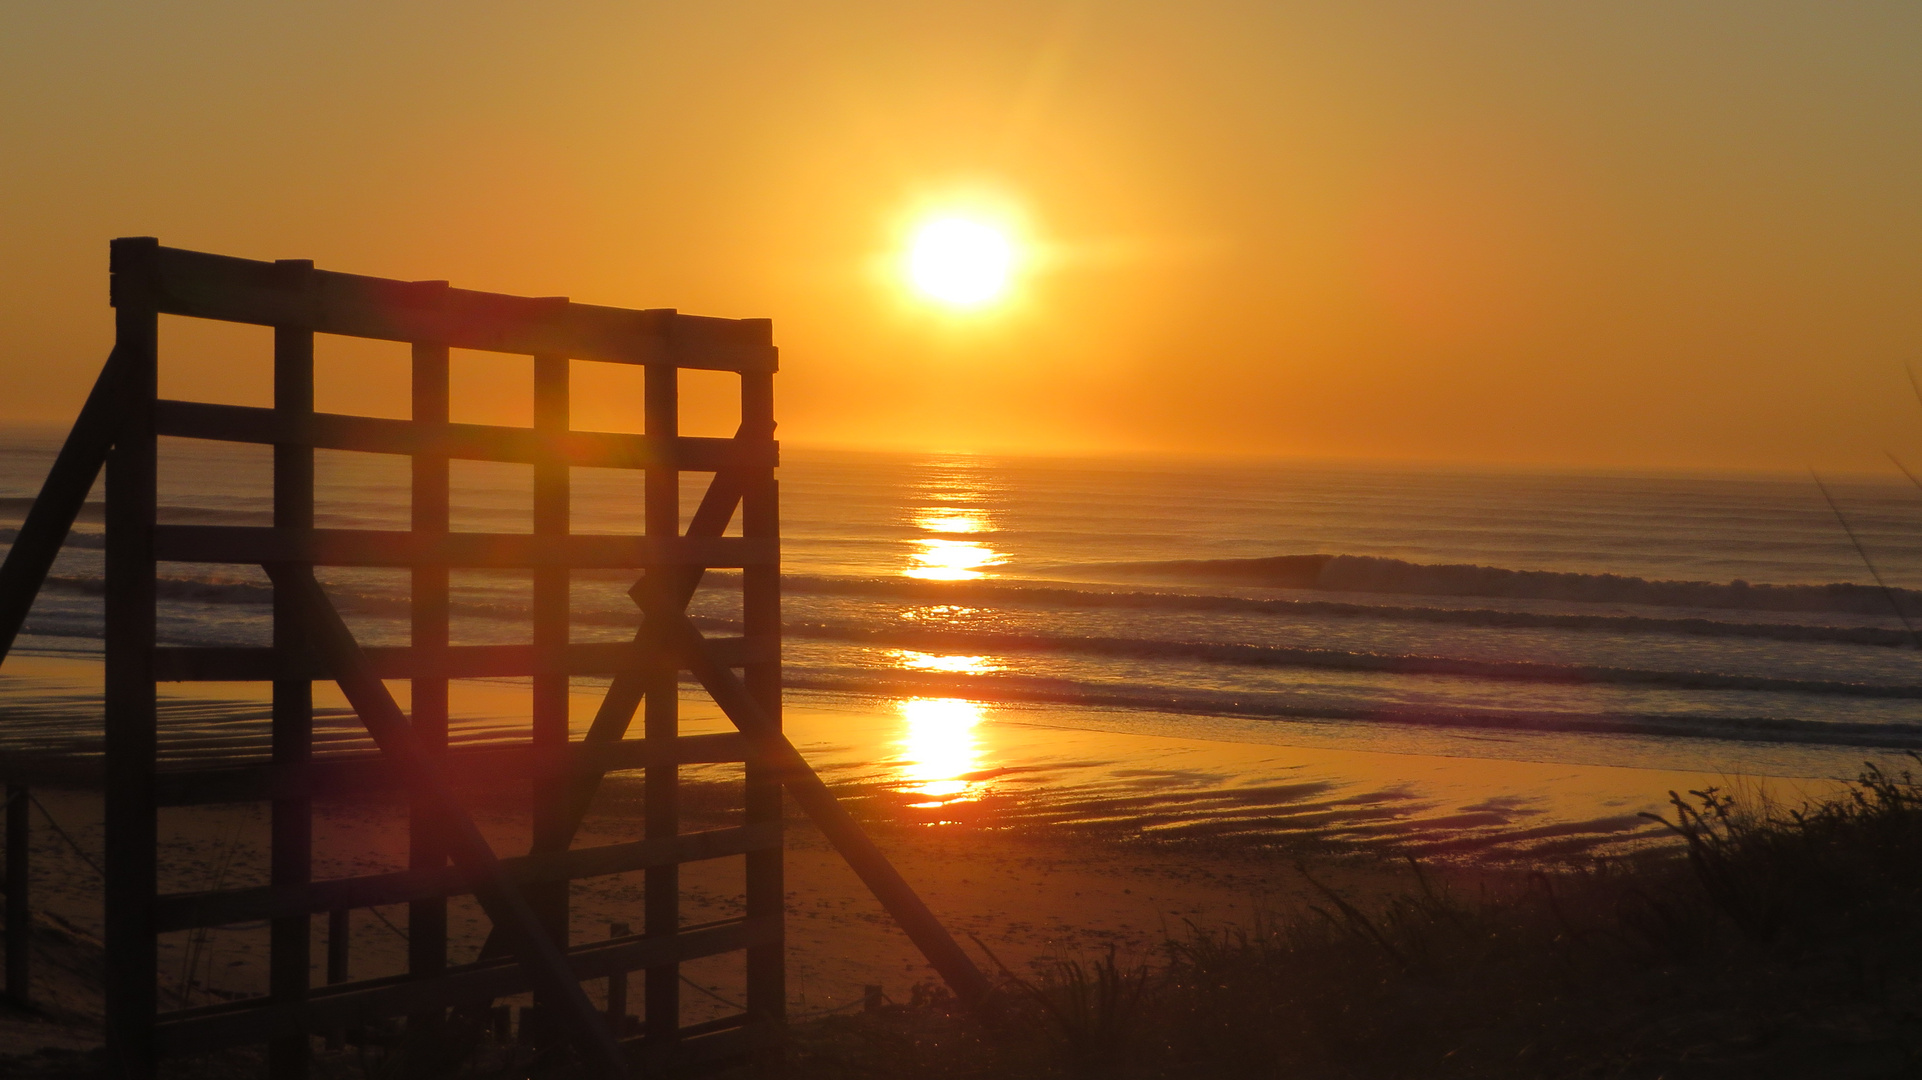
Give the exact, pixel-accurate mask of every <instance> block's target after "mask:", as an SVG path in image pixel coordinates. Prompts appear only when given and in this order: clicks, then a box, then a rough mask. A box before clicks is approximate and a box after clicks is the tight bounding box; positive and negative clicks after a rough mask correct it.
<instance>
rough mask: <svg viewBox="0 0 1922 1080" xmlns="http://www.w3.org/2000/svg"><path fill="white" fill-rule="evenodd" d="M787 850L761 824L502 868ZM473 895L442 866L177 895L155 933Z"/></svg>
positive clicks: (512, 861) (461, 877)
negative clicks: (438, 897)
mask: <svg viewBox="0 0 1922 1080" xmlns="http://www.w3.org/2000/svg"><path fill="white" fill-rule="evenodd" d="M780 846H781V825H780V823H779V822H761V823H759V824H755V825H747V826H742V827H739V828H732V829H712V830H709V831H706V832H695V833H685V834H683V835H680V836H674V837H668V838H665V839H657V840H634V841H629V842H627V843H622V844H605V845H601V846H598V847H589V848H572V849H569V850H567V851H553V852H543V853H541V854H537V855H517V856H513V857H511V858H504V859H502V860H501V870H502V871H503V872H505V873H506V875H507V877H508V880H510V881H513V882H514V883H516V884H518V885H526V884H529V883H532V882H541V881H571V880H573V879H575V878H584V877H596V876H599V875H602V874H625V873H630V872H632V871H635V870H645V869H647V868H649V867H653V866H676V865H679V864H680V863H689V862H701V861H703V860H707V859H721V858H726V857H728V856H730V855H745V854H747V853H748V852H750V851H765V850H768V849H771V848H777V847H780ZM469 891H470V890H469V888H468V884H467V875H466V874H465V873H464V872H463V871H462V870H461V869H460V868H459V867H454V866H440V867H433V868H427V869H415V870H400V871H396V872H394V873H389V874H368V875H364V876H361V877H351V878H334V879H332V880H326V881H316V882H313V883H311V884H307V885H299V886H286V887H275V886H271V885H263V886H259V887H256V888H249V889H223V890H219V891H213V892H198V893H174V894H172V895H164V896H161V897H159V898H158V899H157V900H156V901H155V907H154V921H155V929H157V930H158V931H160V932H162V933H165V932H167V931H170V930H192V929H195V928H198V927H203V926H225V925H228V924H230V923H240V922H253V921H255V920H257V919H279V918H285V917H287V916H290V915H317V914H319V913H321V912H323V911H333V910H335V909H338V908H360V907H377V906H380V905H382V904H400V903H405V902H407V901H409V900H425V899H428V898H430V897H437V896H461V895H464V894H466V893H467V892H469Z"/></svg>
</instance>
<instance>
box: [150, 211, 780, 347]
mask: <svg viewBox="0 0 1922 1080" xmlns="http://www.w3.org/2000/svg"><path fill="white" fill-rule="evenodd" d="M128 243H129V242H127V241H121V242H119V243H117V244H116V247H115V253H116V256H117V258H116V265H115V266H114V296H115V302H116V304H118V302H119V299H120V297H121V295H122V294H123V292H125V293H126V295H130V296H141V297H143V299H148V300H150V302H152V303H153V304H154V306H155V307H157V308H158V309H159V310H160V312H161V313H162V314H166V315H191V316H193V317H195V318H200V319H222V320H225V321H227V322H239V323H253V324H256V325H259V326H283V327H301V328H304V329H307V330H313V331H316V332H319V333H323V334H343V335H347V336H351V337H364V338H378V339H381V340H384V341H415V342H423V343H432V344H436V345H446V346H449V347H451V348H456V349H481V350H485V351H489V352H506V353H522V354H525V355H528V356H534V355H540V356H565V357H571V358H573V359H576V360H602V361H607V362H610V363H617V364H673V365H674V366H676V367H687V368H707V369H710V370H718V371H744V372H745V371H752V372H767V371H773V370H774V369H775V366H776V356H777V354H776V352H775V349H774V345H773V327H772V324H771V323H769V322H768V320H766V319H716V318H708V317H704V316H698V315H682V314H680V313H678V312H676V311H673V310H671V309H651V310H640V311H637V310H632V309H627V308H613V307H600V306H597V305H594V304H576V303H571V302H569V301H568V300H567V299H566V298H565V297H530V296H510V295H507V294H504V293H489V292H477V291H474V290H472V289H453V288H449V287H448V286H447V283H446V282H442V281H397V280H394V279H391V278H377V277H365V276H362V275H360V274H342V273H337V272H334V271H330V270H314V269H312V268H311V267H290V266H285V265H276V264H274V263H270V262H257V261H255V260H252V259H237V258H234V257H232V256H228V255H211V254H207V253H205V252H199V251H185V250H182V249H180V248H169V247H158V246H157V245H156V246H155V247H153V248H151V249H147V250H146V251H141V252H139V254H140V255H145V256H146V257H145V258H133V257H131V256H133V255H135V250H133V249H132V248H131V247H130V246H128ZM123 246H128V250H126V251H125V252H124V254H125V255H127V256H129V258H126V259H125V260H124V261H125V262H126V263H127V265H121V263H122V261H123V260H122V259H120V258H118V256H121V255H122V254H123V251H122V248H123ZM139 264H145V265H144V266H142V265H139ZM142 271H147V272H151V274H152V280H151V282H149V283H143V284H144V285H145V288H144V289H143V288H142V286H140V285H132V283H131V282H123V279H124V277H126V276H128V275H132V274H139V273H142ZM129 286H131V291H130V292H128V291H127V290H128V289H129ZM149 290H150V291H149Z"/></svg>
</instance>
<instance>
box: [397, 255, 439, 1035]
mask: <svg viewBox="0 0 1922 1080" xmlns="http://www.w3.org/2000/svg"><path fill="white" fill-rule="evenodd" d="M444 285H445V283H444V282H429V283H423V287H424V288H430V289H431V288H434V287H436V286H444ZM413 351H414V356H413V416H414V422H415V423H416V424H420V425H430V424H432V425H440V424H445V423H447V418H448V350H447V346H445V345H435V344H419V343H417V344H415V345H414V350H413ZM413 473H414V475H413V488H414V490H413V500H412V503H413V508H412V514H413V521H412V525H413V529H414V532H415V533H416V534H417V535H424V536H439V535H445V534H446V533H447V530H448V487H449V482H448V466H447V459H446V458H444V457H436V456H433V455H430V454H416V455H414V459H413ZM412 589H413V607H412V617H413V625H412V635H411V638H410V641H411V643H412V645H413V655H414V671H413V676H412V688H413V698H414V700H413V709H412V715H411V716H410V717H409V719H410V721H411V723H412V726H413V730H414V737H415V738H417V739H419V740H420V745H421V749H422V750H424V751H425V752H427V753H429V754H439V753H443V752H445V750H446V749H447V636H448V575H447V567H445V566H416V567H414V569H413V582H412ZM407 835H408V856H407V865H408V866H409V867H411V868H413V869H417V870H418V869H432V868H436V867H439V866H442V865H444V864H445V863H446V861H447V847H446V840H445V838H444V837H443V836H442V835H441V829H440V824H439V822H437V821H436V820H435V815H434V812H433V809H432V808H431V807H430V806H429V805H428V804H427V803H425V802H423V801H422V800H421V799H420V798H418V797H416V798H415V799H414V801H413V804H412V806H411V807H410V809H409V819H408V834H407ZM445 970H447V900H446V898H445V897H439V896H435V897H428V898H426V899H421V900H414V901H411V902H410V903H409V904H408V905H407V971H408V973H409V974H411V975H413V976H415V977H417V978H433V977H434V976H436V975H439V974H440V973H442V972H443V971H445ZM444 1015H445V1014H444V1013H443V1012H442V1011H441V1010H439V1009H432V1010H427V1011H423V1012H419V1013H415V1014H413V1015H411V1016H409V1017H408V1018H407V1026H408V1029H409V1030H410V1031H413V1032H415V1033H417V1034H420V1035H422V1036H423V1037H430V1038H431V1037H432V1036H433V1035H434V1034H436V1033H437V1032H439V1030H440V1028H441V1021H442V1018H443V1017H444Z"/></svg>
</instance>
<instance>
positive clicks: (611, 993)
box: [607, 922, 633, 1036]
mask: <svg viewBox="0 0 1922 1080" xmlns="http://www.w3.org/2000/svg"><path fill="white" fill-rule="evenodd" d="M631 933H633V931H632V930H631V929H629V927H628V924H627V923H624V922H613V923H608V924H607V936H608V937H611V938H622V937H626V936H627V935H629V934H631ZM607 1023H608V1025H609V1026H610V1027H612V1028H613V1029H614V1034H615V1035H617V1036H618V1035H624V1034H626V1033H627V972H625V971H617V972H615V973H614V974H612V975H609V976H608V977H607Z"/></svg>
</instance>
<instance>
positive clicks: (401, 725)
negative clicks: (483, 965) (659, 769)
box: [264, 564, 627, 1080]
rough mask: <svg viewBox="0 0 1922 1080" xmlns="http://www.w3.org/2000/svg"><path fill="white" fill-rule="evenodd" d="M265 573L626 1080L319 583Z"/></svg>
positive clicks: (570, 1017) (612, 1044)
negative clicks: (286, 600)
mask: <svg viewBox="0 0 1922 1080" xmlns="http://www.w3.org/2000/svg"><path fill="white" fill-rule="evenodd" d="M264 569H265V570H266V571H267V576H268V577H269V578H271V579H272V580H273V583H274V588H275V589H276V590H277V591H279V592H280V593H282V594H283V595H285V596H287V597H288V598H289V599H291V600H292V601H293V602H294V605H295V606H296V608H297V609H298V610H299V611H300V613H301V615H302V616H303V622H305V623H306V624H307V629H308V633H309V635H310V637H309V640H310V642H311V643H312V645H313V648H314V649H315V651H316V652H318V653H319V654H320V658H321V660H322V662H323V663H325V664H326V665H327V667H328V669H329V670H331V671H332V672H333V673H334V681H335V682H337V683H338V684H339V685H340V689H341V693H343V694H345V695H346V696H347V701H348V703H349V704H351V705H353V707H354V711H355V712H356V713H358V714H360V720H361V723H362V724H364V725H366V728H367V733H368V734H369V735H372V736H373V738H374V743H375V745H377V746H379V747H380V750H381V753H382V754H383V755H385V756H386V757H387V759H388V760H389V761H391V762H393V764H394V767H395V769H396V771H398V772H399V773H400V776H401V778H402V780H403V781H404V782H405V784H406V786H407V788H408V790H409V791H410V792H411V793H412V794H413V795H414V796H415V797H416V798H418V799H419V800H421V802H422V803H424V804H426V805H428V806H430V807H432V810H433V813H434V814H435V815H436V816H437V817H438V818H439V819H440V830H441V833H442V836H443V841H444V843H445V844H446V847H447V853H448V856H449V858H451V859H452V860H453V862H454V865H455V866H457V867H459V868H460V869H461V870H462V871H463V872H465V873H466V875H467V877H468V880H469V882H470V884H471V887H472V888H473V890H474V896H475V898H476V899H478V900H479V901H480V904H481V907H482V909H483V910H485V911H486V912H487V917H488V918H490V919H492V920H493V921H494V925H495V927H496V928H497V929H502V930H505V931H506V933H507V941H508V943H509V947H510V948H511V949H512V950H513V952H514V953H515V954H516V955H517V956H518V958H519V959H520V962H521V965H522V966H523V967H524V968H525V969H526V970H527V973H528V978H529V980H530V981H531V982H532V983H533V984H534V989H535V990H536V991H537V992H539V993H541V994H542V995H543V996H545V997H547V998H548V999H549V1000H551V1001H553V1002H554V1003H555V1004H557V1005H558V1006H559V1007H560V1020H561V1023H562V1024H563V1025H564V1026H565V1027H566V1028H567V1031H568V1035H569V1037H570V1039H571V1041H572V1042H573V1043H574V1045H575V1048H576V1049H577V1050H578V1051H579V1053H580V1055H581V1058H582V1060H583V1062H584V1063H585V1064H586V1065H587V1066H588V1068H589V1069H590V1070H591V1071H592V1072H593V1073H594V1074H595V1075H597V1076H601V1077H605V1078H607V1080H615V1078H617V1077H624V1076H626V1075H627V1063H626V1060H625V1058H624V1057H623V1055H622V1052H621V1049H620V1045H619V1044H618V1043H617V1042H616V1041H615V1039H614V1035H613V1033H612V1032H611V1031H609V1030H608V1027H607V1025H606V1024H605V1023H603V1022H602V1020H601V1017H600V1014H599V1013H598V1012H597V1011H596V1010H595V1009H594V1006H593V1003H591V1002H590V1001H588V999H587V995H586V994H585V993H583V992H582V991H581V985H580V983H579V982H577V981H575V979H574V977H573V975H572V973H571V972H569V970H568V967H567V961H566V959H565V958H564V957H563V956H562V955H561V951H560V949H559V948H558V947H557V946H556V945H555V944H554V942H553V941H552V940H550V939H549V938H548V936H547V935H546V934H544V933H542V932H541V928H540V923H539V921H538V920H537V918H536V917H535V915H534V911H533V909H532V908H530V907H529V906H528V904H527V900H526V898H525V897H523V896H522V895H521V892H520V890H519V889H518V888H516V887H515V885H514V884H513V882H512V881H511V880H509V879H508V877H507V876H506V874H505V873H504V872H503V871H502V870H501V865H500V861H499V859H497V858H496V857H495V855H494V850H493V848H491V847H490V846H488V843H487V839H486V837H484V836H482V835H481V832H480V829H479V828H478V827H476V826H475V824H474V820H473V818H471V817H469V816H468V815H467V812H466V811H465V810H464V809H463V808H462V807H461V804H460V800H459V798H457V797H456V796H455V794H454V790H453V788H452V787H451V786H449V784H448V782H447V778H446V777H445V776H444V775H443V774H442V772H441V768H440V764H439V763H438V762H437V761H436V760H435V759H434V757H433V756H432V755H430V754H428V753H427V752H426V750H425V749H424V748H423V747H422V746H421V744H420V741H419V740H418V739H416V738H415V736H414V732H413V729H412V727H411V726H410V725H409V724H408V722H407V717H406V715H405V714H403V713H402V712H401V711H400V706H399V705H397V704H395V703H394V698H393V696H392V695H391V694H389V693H388V692H387V687H386V685H385V684H383V683H382V682H381V681H380V678H379V676H377V675H375V674H374V671H373V669H372V668H371V667H370V666H369V665H368V663H367V658H366V655H365V654H364V653H362V652H361V650H360V646H359V644H358V643H357V642H355V641H354V636H353V633H352V632H351V631H350V630H348V629H347V624H346V623H345V622H343V621H342V620H341V617H340V613H339V612H337V611H335V610H334V605H333V603H332V602H331V601H329V600H328V599H327V594H326V592H324V591H323V590H322V589H321V587H320V583H319V582H318V581H315V580H314V576H313V574H312V572H311V571H309V570H308V569H306V568H305V567H300V566H293V565H287V564H270V565H267V566H265V567H264Z"/></svg>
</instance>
